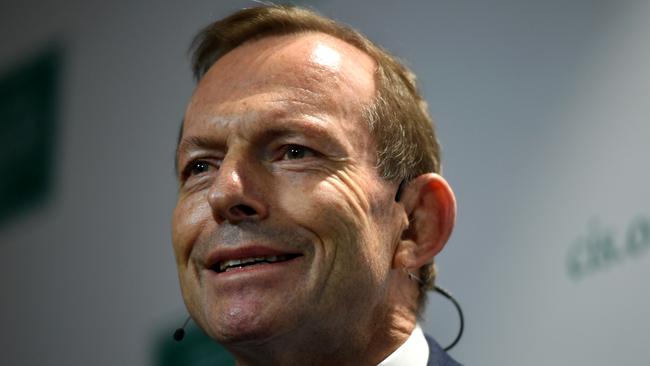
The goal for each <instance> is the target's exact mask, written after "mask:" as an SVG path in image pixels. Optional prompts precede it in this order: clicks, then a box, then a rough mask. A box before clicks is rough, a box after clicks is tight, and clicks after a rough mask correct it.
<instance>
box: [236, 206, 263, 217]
mask: <svg viewBox="0 0 650 366" xmlns="http://www.w3.org/2000/svg"><path fill="white" fill-rule="evenodd" d="M230 212H231V213H232V214H233V215H235V216H253V215H256V214H257V211H255V209H254V208H252V207H250V206H247V205H237V206H233V207H231V208H230Z"/></svg>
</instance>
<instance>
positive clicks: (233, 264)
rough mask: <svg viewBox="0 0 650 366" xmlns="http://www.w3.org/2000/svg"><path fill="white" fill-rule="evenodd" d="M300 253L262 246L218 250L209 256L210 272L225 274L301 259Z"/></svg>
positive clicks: (208, 266)
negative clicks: (246, 268)
mask: <svg viewBox="0 0 650 366" xmlns="http://www.w3.org/2000/svg"><path fill="white" fill-rule="evenodd" d="M301 256H302V254H301V253H297V252H287V251H281V250H277V249H272V248H268V247H262V246H249V247H242V248H237V249H230V250H218V251H217V252H215V253H213V254H212V255H211V256H210V260H209V261H208V265H207V266H206V267H207V268H209V269H210V270H211V271H213V272H216V273H225V272H229V271H232V270H237V269H242V268H245V267H252V266H259V265H269V264H275V263H281V262H287V261H290V260H293V259H295V258H298V257H301Z"/></svg>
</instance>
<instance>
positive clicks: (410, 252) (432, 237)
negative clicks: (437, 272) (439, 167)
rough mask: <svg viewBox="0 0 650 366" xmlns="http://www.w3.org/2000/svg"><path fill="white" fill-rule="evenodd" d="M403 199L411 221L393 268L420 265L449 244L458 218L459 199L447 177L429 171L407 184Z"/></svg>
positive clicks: (396, 254)
mask: <svg viewBox="0 0 650 366" xmlns="http://www.w3.org/2000/svg"><path fill="white" fill-rule="evenodd" d="M400 201H401V203H402V205H403V207H404V210H405V213H406V214H407V215H408V220H409V222H408V227H407V228H406V229H405V230H404V231H403V233H402V238H401V240H400V243H399V245H398V246H397V250H396V251H395V256H394V257H393V267H394V268H420V267H421V266H423V265H424V264H426V263H430V262H431V261H432V260H433V257H434V256H435V255H436V254H438V253H439V252H440V251H441V250H442V248H443V247H444V246H445V244H446V243H447V240H448V239H449V236H450V235H451V231H452V229H453V228H454V222H455V221H456V198H455V197H454V192H453V191H452V190H451V187H449V184H448V183H447V181H446V180H445V179H444V178H443V177H441V176H440V175H438V174H435V173H427V174H423V175H420V176H419V177H417V178H415V179H413V180H412V181H410V182H409V183H408V184H407V185H406V187H404V190H403V193H402V195H401V200H400Z"/></svg>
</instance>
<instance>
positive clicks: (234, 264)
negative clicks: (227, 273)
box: [219, 255, 285, 271]
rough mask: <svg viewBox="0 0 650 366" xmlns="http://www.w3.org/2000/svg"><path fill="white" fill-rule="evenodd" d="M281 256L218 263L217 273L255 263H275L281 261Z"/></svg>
mask: <svg viewBox="0 0 650 366" xmlns="http://www.w3.org/2000/svg"><path fill="white" fill-rule="evenodd" d="M284 257H285V256H283V255H280V256H278V255H270V256H268V257H251V258H242V259H231V260H227V261H223V262H221V263H219V271H224V270H226V269H227V268H230V267H237V266H241V265H243V264H248V263H255V262H276V261H278V260H279V259H283V258H284Z"/></svg>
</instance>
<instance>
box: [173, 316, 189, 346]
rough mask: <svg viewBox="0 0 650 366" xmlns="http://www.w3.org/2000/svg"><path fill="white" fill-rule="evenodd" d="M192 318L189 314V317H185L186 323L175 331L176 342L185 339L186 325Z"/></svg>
mask: <svg viewBox="0 0 650 366" xmlns="http://www.w3.org/2000/svg"><path fill="white" fill-rule="evenodd" d="M190 319H192V317H191V316H188V317H187V319H185V323H183V326H182V327H180V328H178V329H176V330H175V331H174V336H173V337H174V340H175V341H176V342H180V341H182V340H183V338H185V327H186V326H187V323H189V322H190Z"/></svg>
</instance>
